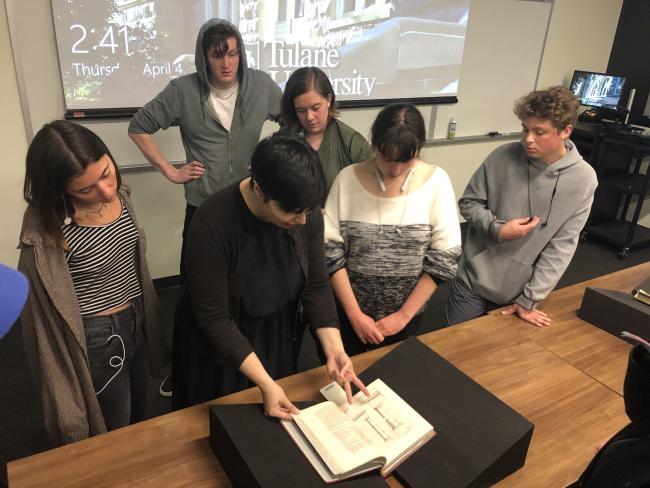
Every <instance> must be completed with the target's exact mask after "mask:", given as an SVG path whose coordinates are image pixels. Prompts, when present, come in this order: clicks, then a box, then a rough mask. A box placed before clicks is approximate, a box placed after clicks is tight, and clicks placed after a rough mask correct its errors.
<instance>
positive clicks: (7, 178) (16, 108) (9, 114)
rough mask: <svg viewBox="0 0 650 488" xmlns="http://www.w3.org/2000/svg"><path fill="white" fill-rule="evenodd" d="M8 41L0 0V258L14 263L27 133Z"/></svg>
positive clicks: (10, 263) (2, 0) (16, 253)
mask: <svg viewBox="0 0 650 488" xmlns="http://www.w3.org/2000/svg"><path fill="white" fill-rule="evenodd" d="M13 66H14V60H13V57H12V53H11V44H10V42H9V29H8V26H7V16H6V12H5V0H0V67H2V68H1V69H0V107H2V118H0V148H2V152H3V154H2V157H0V209H2V215H3V218H2V230H1V231H0V262H1V263H4V264H6V265H8V266H12V267H15V266H16V264H17V262H18V251H17V250H16V246H17V245H18V234H19V232H20V225H21V222H22V214H23V211H24V209H25V204H24V203H23V199H22V185H23V175H24V167H25V164H24V161H25V153H26V152H27V137H26V135H25V129H24V126H23V116H22V112H21V107H20V99H19V97H18V85H17V82H16V72H15V70H14V69H13Z"/></svg>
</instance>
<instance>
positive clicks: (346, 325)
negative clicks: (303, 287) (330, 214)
mask: <svg viewBox="0 0 650 488" xmlns="http://www.w3.org/2000/svg"><path fill="white" fill-rule="evenodd" d="M336 311H337V313H338V316H339V329H340V331H341V340H342V341H343V347H345V352H346V353H347V354H348V356H355V355H357V354H361V353H363V352H366V351H371V350H373V349H377V348H379V347H384V346H387V345H389V344H395V343H396V342H400V341H403V340H404V339H406V338H408V337H411V336H414V335H417V334H418V332H419V330H420V322H422V316H423V315H424V314H422V313H420V314H418V315H416V316H415V317H413V318H412V319H411V321H410V322H409V323H408V324H406V326H405V327H404V328H403V329H402V330H400V331H399V332H398V333H397V334H395V335H392V336H388V337H385V338H384V341H383V342H381V343H379V344H370V343H368V344H364V343H363V342H361V339H359V336H358V335H357V333H356V332H355V331H354V328H353V327H352V324H351V323H350V320H349V319H348V316H347V315H346V313H345V311H344V310H343V308H342V307H341V306H340V304H339V303H338V301H337V303H336ZM314 342H315V343H316V352H317V353H318V358H319V359H320V361H321V363H322V364H324V363H325V361H326V359H327V358H326V357H325V353H324V351H323V348H322V346H321V344H320V342H319V340H318V338H317V337H314Z"/></svg>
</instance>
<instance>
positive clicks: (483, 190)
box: [445, 86, 597, 327]
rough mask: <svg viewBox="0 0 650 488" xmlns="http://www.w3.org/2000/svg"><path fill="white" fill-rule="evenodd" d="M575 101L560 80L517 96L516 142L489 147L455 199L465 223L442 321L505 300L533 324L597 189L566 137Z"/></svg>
mask: <svg viewBox="0 0 650 488" xmlns="http://www.w3.org/2000/svg"><path fill="white" fill-rule="evenodd" d="M578 106H579V103H578V101H577V99H576V98H575V97H574V96H573V95H572V94H571V93H570V92H569V91H568V90H567V89H566V88H563V87H561V86H555V87H551V88H549V89H547V90H541V91H533V92H531V93H530V94H528V95H527V96H525V97H523V98H521V99H520V100H518V101H517V102H516V104H515V108H514V112H515V114H516V115H517V117H519V119H520V120H521V125H522V137H521V141H519V142H514V143H509V144H504V145H503V146H501V147H499V148H497V149H496V150H494V151H493V152H492V153H491V154H490V155H489V156H488V157H487V158H486V159H485V161H484V162H483V164H481V166H480V167H479V168H478V170H477V171H476V172H475V173H474V175H473V176H472V178H471V180H470V182H469V184H468V185H467V188H465V192H464V194H463V196H462V197H461V198H460V200H459V201H458V205H459V207H460V212H461V214H462V215H463V217H464V218H465V219H466V220H467V222H468V223H469V230H468V232H467V239H466V241H465V247H464V250H463V255H462V257H461V260H460V264H459V267H458V275H457V277H456V278H455V279H454V281H453V282H452V285H451V291H450V295H449V300H448V301H447V305H446V310H445V314H446V318H447V322H448V324H449V325H453V324H456V323H459V322H463V321H465V320H470V319H472V318H475V317H478V316H481V315H483V314H485V313H486V312H487V311H488V310H492V309H494V308H497V307H499V306H503V305H509V306H508V307H507V308H506V309H504V310H503V311H502V313H503V314H506V315H509V314H517V315H518V316H519V317H520V318H521V319H523V320H525V321H526V322H529V323H531V324H533V325H535V326H538V327H543V326H546V325H549V324H550V323H551V318H550V317H549V316H548V315H547V314H546V313H544V312H543V311H541V310H538V309H537V308H536V307H537V304H538V302H540V301H541V300H543V299H544V298H545V297H546V295H548V294H549V292H550V291H551V290H552V289H553V287H554V286H555V285H556V284H557V282H558V280H559V279H560V277H561V276H562V274H563V273H564V271H565V270H566V268H567V266H568V265H569V262H570V261H571V258H572V257H573V254H574V252H575V249H576V246H577V244H578V238H579V235H580V231H581V230H582V228H583V227H584V225H585V222H586V220H587V217H588V216H589V211H590V209H591V204H592V201H593V197H594V191H595V190H596V186H597V180H596V173H595V172H594V170H593V168H592V167H591V166H590V165H589V164H588V163H586V162H585V161H584V160H583V159H582V156H580V154H579V153H578V150H577V149H576V147H575V145H574V144H573V143H572V142H571V140H570V139H569V136H570V135H571V131H572V129H573V124H574V123H575V120H576V115H577V110H578Z"/></svg>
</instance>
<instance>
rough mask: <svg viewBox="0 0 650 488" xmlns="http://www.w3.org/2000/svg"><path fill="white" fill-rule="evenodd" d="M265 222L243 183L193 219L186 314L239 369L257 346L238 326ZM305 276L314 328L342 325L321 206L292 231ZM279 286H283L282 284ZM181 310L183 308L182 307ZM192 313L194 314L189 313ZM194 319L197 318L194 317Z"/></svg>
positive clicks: (187, 259) (223, 358) (304, 303)
mask: <svg viewBox="0 0 650 488" xmlns="http://www.w3.org/2000/svg"><path fill="white" fill-rule="evenodd" d="M258 223H259V220H258V219H257V218H256V217H255V216H253V214H252V213H251V212H250V210H249V209H248V207H247V206H246V203H245V202H244V198H243V196H242V194H241V192H240V191H239V183H236V184H234V185H231V186H229V187H227V188H224V189H223V190H221V191H219V192H218V193H216V194H215V195H213V196H212V197H210V198H209V199H208V200H207V201H206V202H205V203H204V204H203V205H202V206H201V208H199V209H198V210H197V211H196V213H195V214H194V216H193V218H192V222H191V225H190V229H189V234H188V238H187V239H188V242H187V247H186V256H185V263H186V283H185V297H184V299H183V300H182V302H185V304H186V308H187V306H189V307H191V311H190V312H191V313H190V314H187V313H185V314H183V315H185V316H186V319H190V322H191V323H192V325H193V326H194V327H196V328H197V329H198V330H199V331H200V332H201V334H202V335H203V336H204V337H205V339H207V342H208V343H209V344H210V346H211V349H212V351H213V352H214V354H213V357H214V356H216V357H217V358H218V359H219V360H218V362H225V363H229V364H232V365H234V366H236V367H239V366H240V365H241V363H242V362H243V361H244V359H246V357H247V356H248V355H249V354H250V353H251V352H253V347H252V346H251V344H250V343H249V342H248V340H247V339H246V337H245V336H244V335H243V334H242V333H241V332H240V330H239V328H238V327H237V322H238V320H239V306H240V299H241V294H242V290H243V289H244V286H245V284H246V277H247V271H248V270H247V265H248V263H250V262H252V259H253V258H252V253H253V251H254V249H255V238H254V237H253V235H252V233H251V229H252V228H253V226H256V225H258ZM287 233H288V235H289V236H290V237H291V239H292V240H293V242H294V245H295V249H296V255H297V257H298V261H299V263H300V268H301V269H302V272H303V275H304V277H305V283H306V284H305V288H304V289H303V292H302V296H301V303H302V306H303V310H304V317H305V320H306V322H307V323H309V325H310V326H311V327H312V328H313V329H317V328H320V327H338V317H337V315H336V307H335V305H334V297H333V295H332V289H331V287H330V282H329V279H328V275H327V271H326V269H325V258H324V251H323V244H324V238H323V214H322V211H321V209H320V208H317V209H314V211H312V212H310V213H309V214H308V216H307V222H306V224H305V225H299V226H297V227H295V228H293V229H288V230H287ZM278 286H282V284H281V283H278ZM179 308H183V306H182V305H179ZM186 312H188V311H186ZM190 316H191V317H190Z"/></svg>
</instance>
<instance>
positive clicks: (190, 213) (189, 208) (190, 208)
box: [180, 203, 199, 285]
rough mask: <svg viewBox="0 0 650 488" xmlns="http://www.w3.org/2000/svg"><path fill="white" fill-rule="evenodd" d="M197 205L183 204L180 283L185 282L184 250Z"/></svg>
mask: <svg viewBox="0 0 650 488" xmlns="http://www.w3.org/2000/svg"><path fill="white" fill-rule="evenodd" d="M198 208H199V207H195V206H194V205H190V204H189V203H188V204H187V205H186V206H185V221H184V222H183V242H182V243H181V269H180V273H181V285H182V284H184V283H185V250H186V249H187V234H188V233H189V230H190V222H192V217H194V212H196V209H198Z"/></svg>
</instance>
